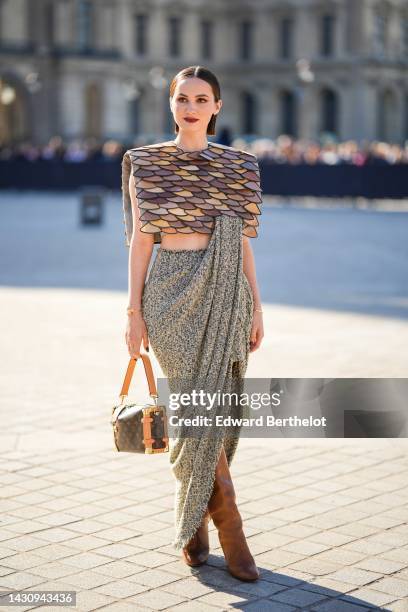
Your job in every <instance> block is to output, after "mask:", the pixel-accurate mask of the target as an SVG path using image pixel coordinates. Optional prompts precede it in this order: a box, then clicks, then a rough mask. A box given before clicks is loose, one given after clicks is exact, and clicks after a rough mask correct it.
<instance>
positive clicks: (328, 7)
mask: <svg viewBox="0 0 408 612" xmlns="http://www.w3.org/2000/svg"><path fill="white" fill-rule="evenodd" d="M193 64H200V65H203V66H206V67H208V68H210V69H211V70H213V71H214V72H215V73H216V74H217V76H218V78H219V80H220V83H221V89H222V99H223V108H222V110H221V113H220V115H219V117H218V119H217V130H220V129H221V128H223V127H225V128H228V129H229V130H230V131H231V132H232V134H233V135H242V136H247V137H250V138H252V137H266V138H275V137H277V136H278V135H279V134H283V133H285V134H290V135H293V136H295V137H299V138H312V139H315V138H318V137H319V136H321V135H322V133H330V134H333V135H335V136H336V137H337V139H339V140H346V139H357V140H361V139H368V140H375V139H380V140H385V141H391V142H397V143H400V144H402V143H403V142H404V141H405V139H406V138H408V71H407V68H408V0H0V142H1V143H9V142H21V141H23V140H31V141H33V142H35V143H37V144H43V143H44V142H46V141H47V140H48V139H49V138H50V137H51V136H53V135H56V134H59V135H61V136H62V137H64V138H67V139H71V138H84V137H92V136H93V137H96V138H100V139H107V138H115V139H120V140H124V141H126V142H129V141H132V140H135V139H137V138H138V137H145V136H147V137H150V136H152V135H157V137H161V136H162V135H163V134H173V121H172V116H171V113H170V109H169V102H168V88H169V84H170V81H171V79H172V77H173V76H174V75H175V74H176V73H177V72H178V71H179V70H180V69H181V68H183V67H185V66H189V65H193Z"/></svg>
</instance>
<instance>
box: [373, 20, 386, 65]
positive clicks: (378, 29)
mask: <svg viewBox="0 0 408 612" xmlns="http://www.w3.org/2000/svg"><path fill="white" fill-rule="evenodd" d="M386 50H387V17H386V15H385V13H382V12H378V13H376V14H375V16H374V52H375V54H376V55H379V56H382V55H385V53H386Z"/></svg>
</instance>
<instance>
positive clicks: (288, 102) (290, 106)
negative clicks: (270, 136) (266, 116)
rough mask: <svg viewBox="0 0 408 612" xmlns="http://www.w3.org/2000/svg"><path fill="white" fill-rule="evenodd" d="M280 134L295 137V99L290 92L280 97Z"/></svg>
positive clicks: (284, 92) (283, 93) (285, 92)
mask: <svg viewBox="0 0 408 612" xmlns="http://www.w3.org/2000/svg"><path fill="white" fill-rule="evenodd" d="M280 133H281V134H287V135H288V136H296V135H297V128H296V99H295V95H294V93H293V92H292V91H283V92H282V93H281V95H280Z"/></svg>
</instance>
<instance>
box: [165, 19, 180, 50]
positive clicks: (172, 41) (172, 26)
mask: <svg viewBox="0 0 408 612" xmlns="http://www.w3.org/2000/svg"><path fill="white" fill-rule="evenodd" d="M168 27H169V55H171V56H172V57H177V56H179V55H180V54H181V19H180V17H169V20H168Z"/></svg>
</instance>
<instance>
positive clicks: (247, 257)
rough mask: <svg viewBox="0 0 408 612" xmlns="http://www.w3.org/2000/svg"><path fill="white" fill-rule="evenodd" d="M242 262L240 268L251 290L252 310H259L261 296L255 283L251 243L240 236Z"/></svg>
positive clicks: (246, 237)
mask: <svg viewBox="0 0 408 612" xmlns="http://www.w3.org/2000/svg"><path fill="white" fill-rule="evenodd" d="M242 248H243V262H242V267H243V271H244V274H245V276H246V277H247V279H248V282H249V284H250V286H251V289H252V295H253V298H254V308H261V296H260V294H259V289H258V283H257V281H256V271H255V258H254V254H253V251H252V246H251V241H250V239H249V238H248V236H242Z"/></svg>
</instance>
